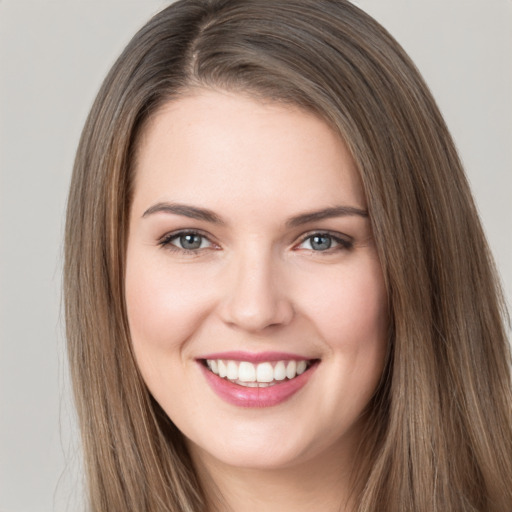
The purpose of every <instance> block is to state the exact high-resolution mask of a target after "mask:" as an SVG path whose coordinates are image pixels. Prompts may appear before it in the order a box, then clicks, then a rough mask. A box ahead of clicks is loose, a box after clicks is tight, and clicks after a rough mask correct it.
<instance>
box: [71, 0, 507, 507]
mask: <svg viewBox="0 0 512 512" xmlns="http://www.w3.org/2000/svg"><path fill="white" fill-rule="evenodd" d="M193 87H214V88H222V89H227V90H233V91H243V92H244V93H249V94H253V95H256V96H260V97H264V98H271V99H274V100H277V101H281V102H287V103H292V104H295V105H298V106H300V107H302V108H305V109H308V110H312V111H314V112H315V113H316V114H317V115H319V116H321V117H322V118H323V119H325V121H326V122H327V123H329V124H330V125H331V126H332V127H333V128H334V129H335V130H337V131H338V133H339V134H340V136H341V137H342V138H343V139H344V141H345V142H346V143H347V145H348V147H349V148H350V151H351V153H352V156H353V158H354V160H355V162H356V163H357V165H358V168H359V171H360V174H361V178H362V181H363V186H364V190H365V193H366V197H367V202H368V207H369V213H370V218H371V222H372V228H373V233H374V237H375V241H376V244H377V248H378V253H379V257H380V261H381V264H382V269H383V273H384V276H385V281H386V286H387V290H388V296H389V304H390V323H391V327H392V334H391V345H390V351H389V358H388V362H387V366H386V370H385V373H384V376H383V379H382V383H381V385H380V387H379V389H378V391H377V393H376V395H375V397H374V399H373V400H372V403H371V404H370V410H369V417H368V422H367V432H366V433H365V438H364V439H365V446H364V447H363V448H362V450H363V451H364V453H365V454H366V457H365V458H366V464H365V465H362V466H361V467H360V468H358V469H359V471H358V473H357V474H358V486H357V489H358V495H357V502H358V509H357V510H359V511H360V512H363V511H365V512H370V511H379V512H385V511H388V512H401V511H402V512H406V511H407V512H410V511H415V512H432V511H439V512H441V511H443V512H444V511H468V512H469V511H496V512H504V511H506V510H512V417H511V415H512V413H511V408H512V397H511V382H510V353H509V346H508V343H507V339H506V332H505V319H506V312H505V307H504V302H503V299H502V294H501V291H500V287H499V284H498V280H497V278H496V272H495V269H494V266H493V262H492V258H491V256H490V254H489V250H488V247H487V244H486V241H485V237H484V235H483V233H482V228H481V225H480V222H479V219H478V216H477V213H476V209H475V206H474V204H473V200H472V197H471V193H470V191H469V188H468V184H467V182H466V178H465V176H464V173H463V170H462V167H461V164H460V161H459V158H458V156H457V153H456V151H455V148H454V144H453V142H452V139H451V137H450V135H449V133H448V130H447V128H446V126H445V123H444V121H443V119H442V117H441V115H440V113H439V110H438V108H437V106H436V104H435V102H434V100H433V98H432V96H431V94H430V93H429V90H428V88H427V86H426V85H425V83H424V82H423V80H422V78H421V77H420V75H419V73H418V71H417V70H416V68H415V67H414V65H413V64H412V62H411V61H410V60H409V58H408V57H407V55H406V54H405V53H404V51H403V50H402V49H401V47H400V46H399V45H398V44H397V43H396V41H395V40H394V39H393V38H392V37H391V36H390V35H389V34H388V33H387V32H386V31H385V30H384V29H383V28H382V27H381V26H380V25H379V24H377V23H376V22H375V21H374V20H373V19H372V18H370V17H369V16H368V15H366V14H365V13H364V12H362V11H361V10H360V9H358V8H357V7H355V6H353V5H352V4H350V3H349V2H348V1H345V0H272V1H268V0H180V1H178V2H176V3H174V4H172V5H171V6H169V7H168V8H166V9H164V10H163V11H162V12H161V13H159V14H158V15H156V16H155V17H154V18H153V19H152V20H151V21H150V22H149V23H148V24H147V25H146V26H145V27H143V28H142V29H141V30H140V31H139V32H138V33H137V34H136V35H135V37H134V38H133V40H132V41H131V42H130V43H129V45H128V46H127V48H126V49H125V51H124V52H123V54H122V55H121V56H120V58H119V59H118V61H117V62H116V64H115V65H114V66H113V68H112V70H111V71H110V73H109V75H108V76H107V78H106V80H105V82H104V84H103V86H102V88H101V90H100V92H99V94H98V96H97V99H96V101H95V103H94V105H93V107H92V110H91V113H90V115H89V118H88V120H87V123H86V125H85V128H84V131H83V134H82V138H81V141H80V145H79V148H78V152H77V157H76V162H75V168H74V172H73V178H72V183H71V190H70V195H69V203H68V212H67V225H66V240H65V244H66V249H65V274H64V291H65V308H66V327H67V338H68V350H69V360H70V365H71V372H72V376H73V385H74V392H75V400H76V405H77V409H78V415H79V421H80V425H81V432H82V441H83V445H84V453H85V466H86V470H87V477H88V485H89V498H90V507H91V509H92V510H93V511H98V512H99V511H106V510H108V511H109V512H115V511H119V512H121V511H122V512H126V511H127V510H133V511H174V512H185V511H187V512H198V511H201V510H205V509H206V508H207V506H206V504H205V503H204V498H203V494H202V492H201V487H200V484H199V481H198V479H197V476H196V473H195V471H194V468H193V466H192V463H191V460H190V457H189V455H188V453H187V450H186V448H185V445H184V442H183V439H182V436H181V434H180V432H179V431H178V430H177V429H176V428H175V427H174V425H173V424H172V422H171V421H170V420H169V418H167V417H166V415H165V414H164V413H163V411H162V410H161V409H160V407H159V406H158V404H157V403H156V402H155V401H154V400H153V399H152V397H151V396H150V394H149V393H148V391H147V389H146V387H145V385H144V382H143V380H142V378H141V376H140V374H139V372H138V370H137V366H136V363H135V359H134V356H133V353H132V348H131V342H130V333H129V329H128V322H127V318H126V308H125V304H124V268H125V265H124V258H125V249H126V229H127V222H128V221H127V219H128V212H129V208H130V197H131V188H132V181H133V176H132V174H133V172H132V171H133V161H134V159H135V155H136V145H137V139H138V136H139V134H140V132H141V130H142V129H143V128H144V126H145V124H146V122H147V121H148V119H150V118H151V116H152V115H153V114H154V113H155V112H156V111H157V110H158V109H159V108H160V107H161V106H162V105H163V104H164V103H165V102H167V101H170V100H172V99H174V98H177V97H179V95H180V93H182V92H186V91H189V90H190V88H193Z"/></svg>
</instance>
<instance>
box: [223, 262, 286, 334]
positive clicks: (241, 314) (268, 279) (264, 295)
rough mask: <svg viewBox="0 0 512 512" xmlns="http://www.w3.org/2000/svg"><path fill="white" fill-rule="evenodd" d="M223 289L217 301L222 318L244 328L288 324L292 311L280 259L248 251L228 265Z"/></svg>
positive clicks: (251, 330) (236, 326)
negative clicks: (218, 301) (219, 302)
mask: <svg viewBox="0 0 512 512" xmlns="http://www.w3.org/2000/svg"><path fill="white" fill-rule="evenodd" d="M229 274H230V275H229V276H226V277H227V278H226V280H225V283H229V285H228V286H226V293H225V295H224V297H223V301H222V303H221V305H220V314H221V317H222V320H223V321H224V322H225V323H226V324H228V325H230V326H231V327H235V328H238V329H242V330H245V331H247V332H253V333H255V332H261V331H264V330H267V329H269V328H277V327H279V326H285V325H288V324H289V323H290V322H291V321H292V319H293V316H294V314H295V312H294V307H293V302H292V300H291V297H290V294H289V290H286V289H285V286H284V283H283V279H282V272H280V268H279V262H275V261H273V260H272V258H271V257H270V256H267V257H265V256H262V255H261V254H259V255H258V254H251V255H247V256H245V257H240V258H238V259H236V261H233V262H232V263H231V264H230V265H229Z"/></svg>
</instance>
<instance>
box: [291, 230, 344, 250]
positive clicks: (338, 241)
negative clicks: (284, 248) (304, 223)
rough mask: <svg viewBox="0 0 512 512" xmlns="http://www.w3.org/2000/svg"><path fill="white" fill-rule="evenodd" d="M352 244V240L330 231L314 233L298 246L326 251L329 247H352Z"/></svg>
mask: <svg viewBox="0 0 512 512" xmlns="http://www.w3.org/2000/svg"><path fill="white" fill-rule="evenodd" d="M352 246H353V243H352V242H351V241H349V240H345V239H343V238H341V237H338V236H334V235H331V234H329V233H314V234H312V235H309V236H307V237H306V238H304V239H303V240H302V242H301V243H300V245H299V246H298V247H299V248H300V249H307V250H310V251H316V252H325V251H328V250H329V249H335V250H341V249H351V248H352Z"/></svg>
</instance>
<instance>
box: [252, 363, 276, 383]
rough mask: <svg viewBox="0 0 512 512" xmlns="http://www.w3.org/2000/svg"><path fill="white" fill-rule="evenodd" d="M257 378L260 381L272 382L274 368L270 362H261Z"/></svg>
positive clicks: (257, 370) (257, 369)
mask: <svg viewBox="0 0 512 512" xmlns="http://www.w3.org/2000/svg"><path fill="white" fill-rule="evenodd" d="M256 380H257V381H258V382H272V381H273V380H274V368H272V365H271V364H270V363H260V364H259V365H258V367H257V368H256Z"/></svg>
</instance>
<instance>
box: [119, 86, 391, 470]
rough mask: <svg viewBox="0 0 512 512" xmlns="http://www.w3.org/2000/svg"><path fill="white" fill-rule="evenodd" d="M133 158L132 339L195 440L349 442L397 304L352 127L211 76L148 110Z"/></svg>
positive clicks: (196, 444) (251, 449) (239, 454)
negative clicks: (340, 129)
mask: <svg viewBox="0 0 512 512" xmlns="http://www.w3.org/2000/svg"><path fill="white" fill-rule="evenodd" d="M135 172H136V178H135V189H134V198H133V205H132V208H131V214H130V229H129V240H128V249H127V267H126V303H127V308H128V318H129V324H130V330H131V335H132V340H133V347H134V351H135V356H136V359H137V363H138V365H139V367H140V371H141V373H142V376H143V378H144V380H145V382H146V384H147V386H148V388H149V390H150V392H151V393H152V395H153V396H154V398H155V399H156V400H157V401H158V403H159V404H160V405H161V407H162V408H163V410H164V411H165V412H166V413H167V414H168V416H169V417H170V418H171V420H172V421H173V422H174V423H175V424H176V426H177V427H178V428H179V429H180V430H181V432H183V434H184V435H185V436H186V438H187V442H188V444H189V447H190V449H191V451H192V453H193V454H194V456H195V457H197V458H199V460H201V458H203V459H204V460H206V458H209V460H214V461H217V462H218V463H220V464H228V465H231V466H238V467H246V468H248V467H252V468H277V467H289V466H291V465H293V464H298V463H302V462H305V461H312V460H313V459H317V460H322V458H327V457H329V456H330V455H331V454H334V453H340V451H344V450H346V449H347V448H348V447H350V446H353V445H354V442H355V441H357V433H358V432H359V431H360V427H361V425H360V424H359V422H358V420H359V418H360V415H361V413H362V411H363V410H364V409H365V407H366V406H367V404H368V402H369V400H370V398H371V396H372V394H373V393H374V391H375V388H376V386H377V384H378V381H379V378H380V376H381V373H382V370H383V364H384V358H385V352H386V341H387V340H386V338H387V337H386V333H387V304H386V292H385V288H384V284H383V277H382V274H381V268H380V264H379V260H378V257H377V253H376V249H375V246H374V243H373V240H372V232H371V229H370V222H369V219H368V216H367V213H366V209H367V205H366V201H365V196H364V194H363V191H362V187H361V183H360V180H359V176H358V172H357V170H356V167H355V164H354V162H353V160H352V158H351V156H350V155H349V153H348V151H347V148H346V146H345V145H344V143H343V142H342V141H341V140H340V139H339V138H338V137H337V136H336V135H335V134H334V133H333V131H331V129H330V128H329V127H328V126H327V124H325V123H324V122H323V121H322V120H320V119H319V118H318V117H316V116H314V115H313V114H310V113H307V112H305V111H302V110H299V109H297V108H295V107H291V106H283V105H281V104H276V103H273V102H268V103H264V102H261V101H257V100H254V99H251V98H249V97H248V96H244V95H237V94H231V93H223V92H218V91H217V92H214V91H206V90H203V91H199V92H196V93H195V94H194V95H190V96H187V97H183V98H181V99H179V100H176V101H173V102H170V103H168V104H167V105H166V106H165V107H164V108H162V109H161V110H160V112H159V113H158V114H157V115H156V116H155V117H154V118H153V119H152V121H151V122H150V124H149V125H148V127H147V129H146V130H145V132H144V134H143V136H142V138H141V141H140V146H139V151H138V154H137V161H136V171H135Z"/></svg>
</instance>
